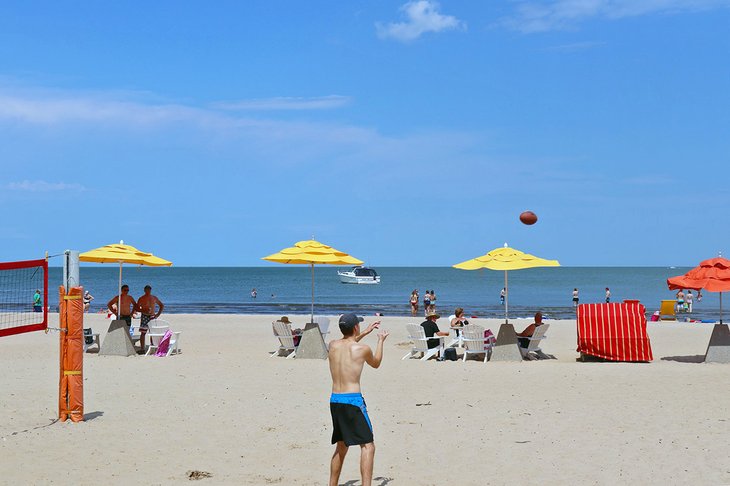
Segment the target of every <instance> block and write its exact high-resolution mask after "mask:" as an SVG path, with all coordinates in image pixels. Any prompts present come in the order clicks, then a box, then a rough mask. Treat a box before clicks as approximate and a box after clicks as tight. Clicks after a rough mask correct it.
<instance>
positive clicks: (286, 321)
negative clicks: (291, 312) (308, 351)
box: [274, 316, 302, 346]
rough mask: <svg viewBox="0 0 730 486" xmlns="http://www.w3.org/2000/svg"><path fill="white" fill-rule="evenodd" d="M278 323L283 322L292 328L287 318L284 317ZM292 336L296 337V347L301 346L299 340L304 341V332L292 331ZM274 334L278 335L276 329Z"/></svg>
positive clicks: (299, 330)
mask: <svg viewBox="0 0 730 486" xmlns="http://www.w3.org/2000/svg"><path fill="white" fill-rule="evenodd" d="M277 322H283V323H284V324H289V325H290V326H291V323H292V322H291V321H290V320H289V318H288V317H287V316H282V317H281V319H279V320H278V321H277ZM291 333H292V335H293V336H294V346H299V340H300V339H302V330H301V329H299V328H297V329H292V330H291ZM274 334H276V329H274Z"/></svg>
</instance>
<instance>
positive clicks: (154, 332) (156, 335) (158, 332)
mask: <svg viewBox="0 0 730 486" xmlns="http://www.w3.org/2000/svg"><path fill="white" fill-rule="evenodd" d="M165 322H166V321H165ZM152 323H158V324H159V322H158V321H157V320H154V321H150V324H152ZM169 329H170V326H169V325H162V326H150V329H149V332H148V333H147V337H148V338H149V339H150V344H149V346H147V352H146V353H145V356H150V355H153V354H155V353H156V352H157V349H158V348H159V346H160V341H162V338H163V337H165V333H167V331H168V330H169ZM180 334H181V332H180V331H172V336H171V337H170V344H169V346H168V348H167V353H165V356H170V355H172V354H179V353H180Z"/></svg>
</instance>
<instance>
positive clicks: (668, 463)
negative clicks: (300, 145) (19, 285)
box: [0, 314, 730, 485]
mask: <svg viewBox="0 0 730 486" xmlns="http://www.w3.org/2000/svg"><path fill="white" fill-rule="evenodd" d="M276 317H277V316H263V315H258V316H244V315H167V316H166V318H167V319H168V320H169V321H170V322H171V324H172V326H173V328H174V329H175V330H180V331H182V337H181V341H180V343H181V347H182V351H183V352H182V353H181V354H180V355H178V356H172V357H168V358H153V357H143V356H137V357H129V358H122V357H105V356H98V355H96V354H94V353H89V354H87V355H86V359H85V363H84V386H85V415H86V421H85V422H83V423H78V424H73V423H71V422H67V423H54V421H55V419H56V417H57V400H58V335H57V333H55V332H51V333H48V334H43V333H31V334H25V335H19V336H11V337H6V338H2V339H0V363H1V364H2V369H3V373H2V375H1V376H0V388H1V389H2V391H3V392H2V411H3V413H2V416H1V417H0V438H1V440H0V455H1V456H2V461H0V483H1V484H14V485H15V484H98V483H100V482H103V483H108V484H176V483H183V482H185V483H187V482H188V473H189V472H190V471H204V472H207V473H209V474H210V475H211V477H209V478H204V479H201V480H200V484H302V485H320V484H325V483H326V481H327V477H328V467H329V459H330V455H331V453H332V450H333V447H332V446H331V445H330V434H331V423H330V416H329V408H328V398H329V392H330V378H329V370H328V366H327V362H326V361H320V360H302V359H289V360H287V359H284V358H270V352H271V351H273V350H274V349H275V348H276V347H277V341H276V339H275V338H274V336H273V335H272V332H271V322H272V321H273V320H274V319H275V318H276ZM290 318H292V320H293V321H294V322H295V324H303V322H304V321H305V318H304V317H302V316H290ZM373 319H374V318H372V317H367V318H366V321H365V322H366V324H367V323H369V322H372V321H373ZM50 322H51V325H52V326H57V322H58V317H57V316H53V317H51V321H50ZM408 322H420V319H411V318H395V317H394V318H388V317H386V318H383V319H382V327H383V328H384V329H388V330H390V332H391V336H390V337H389V338H388V340H387V341H386V345H385V358H384V361H383V365H382V366H381V368H380V369H379V370H372V369H366V371H365V372H364V375H363V380H362V387H363V394H364V396H365V399H366V401H367V404H368V409H369V412H370V415H371V417H372V420H373V426H374V429H375V442H376V448H377V450H376V459H375V478H376V481H375V482H374V483H375V484H380V485H384V484H392V485H396V484H402V485H431V484H434V485H435V484H450V483H457V484H526V483H539V484H556V485H557V484H577V483H579V484H696V485H705V484H707V485H716V484H730V459H728V452H727V451H728V447H729V446H730V417H728V410H729V408H730V406H729V405H728V398H730V392H728V381H729V380H730V366H727V365H718V364H705V363H701V364H700V363H697V361H698V360H699V357H700V355H704V353H705V348H706V346H707V342H708V340H709V337H710V332H711V330H712V326H711V325H706V324H705V325H698V324H686V323H649V335H650V338H651V342H652V347H653V351H654V357H655V360H654V361H653V362H652V363H649V364H634V363H579V362H576V358H577V353H576V351H575V347H576V329H575V328H576V326H575V321H570V320H565V321H550V324H551V327H550V329H549V332H548V339H547V340H546V341H544V345H543V350H544V351H545V352H547V353H550V354H553V355H555V356H556V357H557V359H556V360H547V361H533V362H523V363H496V362H490V363H486V364H485V363H483V362H481V361H478V360H470V361H467V362H466V363H462V362H461V361H458V362H436V361H429V362H420V361H417V360H411V361H401V357H402V356H403V355H404V354H405V353H406V352H407V350H408V345H407V344H406V332H405V324H406V323H408ZM473 322H475V323H479V324H482V325H486V326H487V327H491V328H492V329H493V330H494V331H495V332H496V330H497V329H498V327H499V322H500V321H499V320H485V319H481V320H473ZM526 324H527V322H526V321H519V320H516V321H515V327H516V328H517V329H518V330H521V329H522V327H524V325H526ZM439 325H440V327H441V328H442V329H445V327H446V319H441V320H440V321H439ZM85 327H92V328H94V330H95V331H96V332H101V333H102V338H103V336H104V333H105V331H106V328H107V327H108V321H107V320H106V319H104V317H103V316H101V315H98V314H92V315H87V316H86V321H85ZM331 330H332V331H333V332H332V333H331V335H333V336H334V337H339V332H338V330H337V327H336V325H333V326H332V328H331ZM365 342H367V343H369V344H371V345H374V343H375V337H374V336H369V337H368V338H366V340H365ZM358 455H359V450H356V448H354V449H351V451H350V455H349V456H348V458H347V460H346V462H345V467H344V470H343V474H342V478H341V484H348V485H356V484H359V483H360V481H359V470H358Z"/></svg>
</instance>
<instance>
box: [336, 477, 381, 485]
mask: <svg viewBox="0 0 730 486" xmlns="http://www.w3.org/2000/svg"><path fill="white" fill-rule="evenodd" d="M391 481H393V478H384V477H382V476H381V477H377V478H373V484H375V485H376V486H386V485H388V484H390V482H391ZM359 484H361V483H360V480H359V479H350V480H349V481H345V482H344V483H340V486H358V485H359Z"/></svg>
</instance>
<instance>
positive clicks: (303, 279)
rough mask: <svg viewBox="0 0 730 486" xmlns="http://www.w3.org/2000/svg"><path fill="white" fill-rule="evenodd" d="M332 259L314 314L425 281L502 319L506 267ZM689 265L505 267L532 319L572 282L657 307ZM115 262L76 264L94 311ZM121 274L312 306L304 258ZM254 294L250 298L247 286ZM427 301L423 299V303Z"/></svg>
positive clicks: (112, 281)
mask: <svg viewBox="0 0 730 486" xmlns="http://www.w3.org/2000/svg"><path fill="white" fill-rule="evenodd" d="M337 269H338V268H337V267H330V266H324V265H322V266H317V267H315V270H314V279H315V305H314V312H315V314H327V315H332V314H338V313H342V312H348V311H349V312H356V313H358V314H361V315H373V314H375V313H376V312H381V313H383V314H384V315H400V316H405V315H410V306H409V304H408V300H409V297H410V293H411V291H412V290H413V289H418V290H419V291H420V294H421V298H422V296H423V293H424V292H425V290H426V289H429V290H430V289H433V290H435V291H436V296H437V301H436V305H437V310H438V311H439V312H440V313H441V314H442V315H449V314H452V313H453V309H454V308H455V307H463V308H464V309H465V311H466V314H467V315H469V316H471V315H474V316H479V317H490V318H492V317H504V308H503V307H502V306H501V305H500V303H499V292H500V290H501V289H502V287H503V286H504V272H496V271H491V270H475V271H465V270H457V269H455V268H451V267H381V268H377V269H376V270H377V271H378V273H379V274H380V275H381V283H380V284H379V285H352V284H342V283H340V281H339V278H338V276H337ZM688 270H689V268H679V267H678V268H668V267H558V268H534V269H528V270H518V271H513V272H509V274H508V278H509V315H510V317H515V318H518V317H528V316H531V315H533V314H534V313H535V312H536V311H538V310H540V311H542V312H543V313H544V314H545V315H546V316H548V317H551V318H555V319H559V318H572V317H574V315H575V314H574V310H573V304H572V291H573V288H574V287H577V288H578V290H579V292H580V302H581V303H590V302H603V301H604V294H605V288H606V287H609V288H610V289H611V294H612V301H613V302H620V301H621V300H623V299H638V300H640V301H641V302H642V303H643V304H644V305H646V307H647V310H648V311H650V312H653V311H654V310H658V308H659V304H660V301H661V300H662V299H674V296H675V292H673V291H669V290H668V289H667V285H666V279H667V277H670V276H675V275H681V274H683V273H685V272H686V271H688ZM118 275H119V267H118V266H114V265H94V266H82V267H81V271H80V279H81V284H82V285H83V286H84V287H85V288H86V289H87V290H89V291H90V292H91V294H92V295H93V296H94V297H95V300H94V301H93V302H92V310H93V311H97V310H99V309H100V308H105V307H106V303H107V302H108V301H109V300H110V299H111V298H112V297H114V296H115V295H116V294H117V285H118ZM61 278H62V270H61V269H60V268H51V269H50V272H49V289H50V290H49V294H50V295H49V302H50V304H51V307H52V308H56V306H57V305H58V291H57V288H58V285H60V284H61ZM122 280H123V282H124V283H126V284H128V285H129V286H130V293H131V294H132V296H133V297H135V298H138V297H139V296H140V295H142V293H143V291H142V289H143V287H144V285H146V284H150V285H151V286H152V288H153V293H154V294H155V295H157V296H158V297H159V298H160V299H161V300H162V301H163V302H164V303H165V312H169V313H234V314H235V313H245V314H279V315H291V314H308V313H309V312H310V305H311V298H312V297H311V270H310V267H308V266H299V265H280V266H275V267H274V266H272V267H220V268H219V267H216V268H205V267H169V268H153V267H139V266H124V268H123V279H122ZM254 287H255V288H256V289H257V290H258V297H257V298H256V299H252V298H251V296H250V291H251V289H252V288H254ZM422 305H423V302H422V301H421V303H420V310H421V311H422V309H423V307H422ZM694 311H695V312H694V313H693V315H692V317H693V318H697V319H716V318H718V317H719V298H718V294H716V293H710V292H707V293H703V299H702V302H697V299H696V298H695V305H694Z"/></svg>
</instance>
